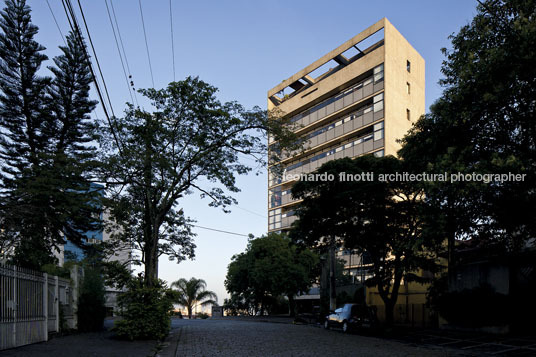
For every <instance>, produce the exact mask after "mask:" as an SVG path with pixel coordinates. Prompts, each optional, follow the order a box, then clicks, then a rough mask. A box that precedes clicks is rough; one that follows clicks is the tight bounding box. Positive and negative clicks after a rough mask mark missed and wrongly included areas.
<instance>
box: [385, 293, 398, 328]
mask: <svg viewBox="0 0 536 357" xmlns="http://www.w3.org/2000/svg"><path fill="white" fill-rule="evenodd" d="M384 304H385V326H386V327H392V326H393V323H394V315H395V304H394V300H392V299H388V300H387V301H384Z"/></svg>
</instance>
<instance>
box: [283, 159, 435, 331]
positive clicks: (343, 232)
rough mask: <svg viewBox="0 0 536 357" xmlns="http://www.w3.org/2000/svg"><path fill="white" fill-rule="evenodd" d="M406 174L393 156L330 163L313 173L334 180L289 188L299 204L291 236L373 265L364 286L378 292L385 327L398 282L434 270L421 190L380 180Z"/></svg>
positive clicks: (433, 246) (390, 313)
mask: <svg viewBox="0 0 536 357" xmlns="http://www.w3.org/2000/svg"><path fill="white" fill-rule="evenodd" d="M404 170H405V167H404V163H403V162H402V161H400V160H398V159H396V158H394V157H392V156H387V157H375V156H373V155H366V156H362V157H358V158H356V159H354V160H351V159H341V160H334V161H330V162H328V163H326V164H324V165H322V167H320V168H319V169H318V170H317V171H316V172H315V173H319V174H322V173H327V174H330V175H333V177H334V178H335V180H334V181H300V182H298V183H296V184H295V185H294V186H293V188H292V195H293V196H294V197H295V198H298V199H303V202H302V203H301V204H300V206H299V208H298V210H297V215H298V217H299V220H298V221H296V223H295V225H294V227H293V230H292V231H291V237H293V239H294V240H295V241H296V242H298V243H301V244H304V245H306V246H308V247H317V248H320V249H326V248H328V247H330V246H332V245H333V244H336V245H344V247H345V248H347V249H354V250H356V251H357V252H358V253H361V254H367V256H368V257H370V259H371V262H372V263H373V266H372V273H373V276H372V277H371V278H370V279H369V280H368V281H367V284H369V285H372V286H376V287H377V288H378V292H379V295H380V297H381V298H382V300H383V301H384V303H385V306H386V311H387V314H386V320H387V321H386V322H387V324H390V323H391V322H392V318H393V308H394V304H395V302H396V300H397V298H398V291H399V288H400V282H401V281H402V279H404V280H406V281H410V280H417V281H424V279H422V278H419V277H418V276H416V275H415V274H414V273H415V272H416V271H417V270H418V269H425V270H429V271H434V270H436V269H437V266H436V262H435V256H434V255H433V254H432V253H433V252H434V251H435V248H436V247H437V246H438V245H439V244H440V242H441V240H439V241H434V240H425V239H423V236H422V232H423V230H424V229H425V228H426V222H425V221H423V220H422V215H423V214H424V207H425V206H424V204H423V200H422V198H423V197H422V189H421V188H420V187H419V186H416V185H413V183H411V182H399V181H386V180H382V178H381V176H382V175H384V176H385V175H391V174H395V173H396V172H404ZM340 173H346V174H347V175H362V174H366V173H373V175H374V180H371V181H347V180H344V181H339V178H340V175H339V174H340Z"/></svg>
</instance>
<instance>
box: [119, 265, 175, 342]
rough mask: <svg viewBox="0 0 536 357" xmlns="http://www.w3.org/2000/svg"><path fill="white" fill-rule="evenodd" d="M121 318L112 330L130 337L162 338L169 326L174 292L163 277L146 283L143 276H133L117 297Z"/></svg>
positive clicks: (135, 338)
mask: <svg viewBox="0 0 536 357" xmlns="http://www.w3.org/2000/svg"><path fill="white" fill-rule="evenodd" d="M118 301H119V305H120V307H121V309H122V312H121V316H122V319H121V320H119V321H117V322H116V323H115V326H114V328H113V331H115V332H116V333H117V335H118V336H119V337H120V338H126V339H129V340H152V339H159V340H161V339H163V338H165V337H166V336H167V334H168V332H169V330H170V328H171V310H172V309H173V293H172V292H171V291H170V290H169V289H168V288H167V286H166V284H165V282H164V281H162V280H156V281H154V282H153V283H152V284H151V285H147V284H146V282H145V279H144V277H143V275H140V276H138V277H135V278H132V279H131V280H130V281H129V283H128V284H127V291H126V292H124V293H123V294H122V295H120V296H119V298H118Z"/></svg>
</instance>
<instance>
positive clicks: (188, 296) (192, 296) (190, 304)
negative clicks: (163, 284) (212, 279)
mask: <svg viewBox="0 0 536 357" xmlns="http://www.w3.org/2000/svg"><path fill="white" fill-rule="evenodd" d="M206 287H207V283H206V282H205V281H204V280H203V279H196V278H193V277H192V278H191V279H190V280H186V279H184V278H181V279H179V280H177V281H175V282H173V283H171V288H176V290H173V294H174V302H175V303H177V304H179V305H182V306H184V307H186V309H187V310H188V318H190V319H191V318H192V311H193V308H194V307H195V306H196V305H197V304H199V305H201V306H206V305H213V304H216V303H217V301H218V297H217V296H216V293H214V292H213V291H210V290H206Z"/></svg>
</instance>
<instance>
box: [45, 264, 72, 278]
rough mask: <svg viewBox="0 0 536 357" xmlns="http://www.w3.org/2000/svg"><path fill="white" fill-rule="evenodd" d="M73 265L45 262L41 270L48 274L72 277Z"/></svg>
mask: <svg viewBox="0 0 536 357" xmlns="http://www.w3.org/2000/svg"><path fill="white" fill-rule="evenodd" d="M71 266H72V265H70V264H69V265H67V266H65V265H64V266H63V267H60V266H58V265H56V264H45V265H43V266H42V267H41V271H42V272H43V273H47V274H48V275H56V276H59V277H61V278H66V279H70V278H71V270H70V268H71Z"/></svg>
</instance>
